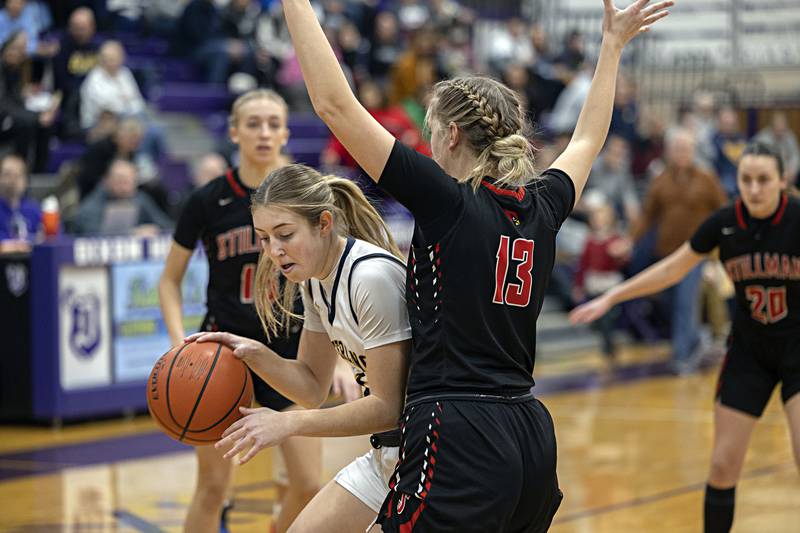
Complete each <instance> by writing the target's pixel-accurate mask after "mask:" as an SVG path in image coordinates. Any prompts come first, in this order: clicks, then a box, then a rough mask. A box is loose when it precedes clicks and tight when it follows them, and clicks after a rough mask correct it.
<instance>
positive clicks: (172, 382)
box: [147, 342, 253, 446]
mask: <svg viewBox="0 0 800 533" xmlns="http://www.w3.org/2000/svg"><path fill="white" fill-rule="evenodd" d="M252 399H253V382H252V379H251V378H250V371H249V370H248V369H247V366H246V365H245V364H244V363H242V362H241V361H240V360H238V359H237V358H236V357H235V356H234V355H233V352H232V351H231V350H230V349H229V348H228V347H227V346H224V345H222V344H219V343H213V342H204V343H198V342H192V343H187V344H183V345H180V346H175V347H174V348H172V349H171V350H170V351H168V352H167V353H165V354H164V355H162V356H161V357H160V358H159V360H158V361H156V364H155V365H154V366H153V370H152V371H151V372H150V378H149V379H148V381H147V407H148V409H149V410H150V416H152V417H153V420H155V421H156V423H157V424H158V425H159V427H160V428H161V429H162V430H163V431H164V433H166V434H167V435H169V436H170V437H171V438H173V439H175V440H177V441H180V442H184V443H186V444H192V445H195V446H202V445H208V444H213V443H215V442H217V441H218V440H219V439H220V438H221V437H222V433H223V432H224V431H225V430H226V429H227V428H228V427H229V426H230V425H231V424H232V423H233V422H235V421H236V420H238V419H239V418H241V417H242V415H241V413H240V412H239V407H242V406H244V407H249V406H250V403H251V401H252Z"/></svg>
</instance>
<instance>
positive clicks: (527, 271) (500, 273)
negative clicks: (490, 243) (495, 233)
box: [492, 235, 533, 307]
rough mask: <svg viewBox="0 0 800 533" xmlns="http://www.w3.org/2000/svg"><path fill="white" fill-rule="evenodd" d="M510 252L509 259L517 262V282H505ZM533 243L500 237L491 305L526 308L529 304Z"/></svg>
mask: <svg viewBox="0 0 800 533" xmlns="http://www.w3.org/2000/svg"><path fill="white" fill-rule="evenodd" d="M509 250H511V259H512V260H514V261H519V264H518V265H517V273H516V277H517V281H519V283H513V282H510V281H509V282H506V277H507V276H508V260H509V256H508V252H509ZM531 270H533V241H532V240H529V239H514V242H513V243H512V242H511V238H510V237H509V236H507V235H501V236H500V245H499V246H498V247H497V266H496V267H495V281H494V298H492V303H496V304H500V305H503V304H508V305H513V306H516V307H527V305H528V304H529V303H530V302H531V290H532V288H533V276H532V274H531Z"/></svg>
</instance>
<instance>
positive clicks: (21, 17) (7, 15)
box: [0, 0, 58, 57]
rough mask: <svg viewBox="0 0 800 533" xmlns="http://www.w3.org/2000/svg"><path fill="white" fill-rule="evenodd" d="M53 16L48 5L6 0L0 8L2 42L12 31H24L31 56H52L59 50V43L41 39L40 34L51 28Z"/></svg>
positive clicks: (27, 49) (0, 35)
mask: <svg viewBox="0 0 800 533" xmlns="http://www.w3.org/2000/svg"><path fill="white" fill-rule="evenodd" d="M52 23H53V18H52V16H51V15H50V10H49V9H48V8H47V6H46V5H44V4H42V3H40V2H36V1H28V0H6V2H5V7H4V8H3V9H0V42H4V41H5V40H6V39H8V38H9V37H10V36H11V34H12V33H15V32H17V31H23V32H24V33H25V36H26V37H27V38H28V39H27V42H26V43H25V47H26V52H27V54H28V55H30V56H43V57H52V56H53V55H54V54H55V53H56V52H57V51H58V44H57V43H47V42H42V41H40V40H39V35H40V34H41V33H42V32H44V31H45V30H47V29H48V28H50V26H51V25H52Z"/></svg>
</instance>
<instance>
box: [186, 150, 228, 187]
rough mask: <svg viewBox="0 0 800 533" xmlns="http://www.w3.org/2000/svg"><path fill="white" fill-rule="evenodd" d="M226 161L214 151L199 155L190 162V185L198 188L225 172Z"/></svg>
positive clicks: (226, 167)
mask: <svg viewBox="0 0 800 533" xmlns="http://www.w3.org/2000/svg"><path fill="white" fill-rule="evenodd" d="M227 169H228V162H227V161H225V158H224V157H222V156H221V155H219V154H218V153H216V152H210V153H207V154H205V155H203V156H201V157H200V159H198V160H196V161H194V162H193V164H192V187H193V188H196V189H199V188H200V187H202V186H204V185H205V184H206V183H208V182H209V181H211V180H213V179H214V178H216V177H218V176H222V175H224V174H225V171H226V170H227Z"/></svg>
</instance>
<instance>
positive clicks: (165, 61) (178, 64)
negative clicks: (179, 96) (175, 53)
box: [157, 57, 203, 83]
mask: <svg viewBox="0 0 800 533" xmlns="http://www.w3.org/2000/svg"><path fill="white" fill-rule="evenodd" d="M157 66H158V72H159V75H160V77H161V80H163V82H164V83H186V82H197V83H200V82H202V78H203V77H202V75H201V74H200V73H199V72H198V71H197V69H196V68H195V67H194V65H192V63H191V61H189V60H188V59H183V58H179V57H160V58H158V65H157Z"/></svg>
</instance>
